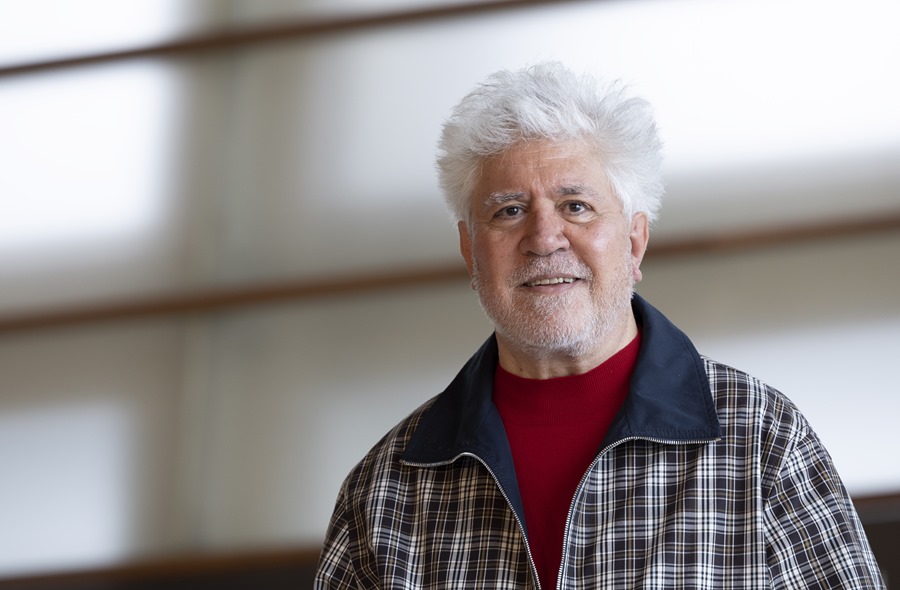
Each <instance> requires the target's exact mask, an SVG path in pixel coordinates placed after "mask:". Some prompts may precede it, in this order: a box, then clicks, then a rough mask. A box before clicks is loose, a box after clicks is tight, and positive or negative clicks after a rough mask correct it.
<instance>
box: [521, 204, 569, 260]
mask: <svg viewBox="0 0 900 590" xmlns="http://www.w3.org/2000/svg"><path fill="white" fill-rule="evenodd" d="M524 230H525V234H524V235H523V236H522V241H521V243H520V251H521V253H522V254H524V255H526V256H549V255H551V254H553V253H555V252H562V251H565V250H567V249H568V248H569V240H568V238H567V237H566V234H565V221H564V220H563V219H561V218H560V216H559V214H558V213H557V211H556V210H555V208H540V209H536V210H533V211H531V212H530V213H529V215H528V219H527V221H526V222H525V225H524Z"/></svg>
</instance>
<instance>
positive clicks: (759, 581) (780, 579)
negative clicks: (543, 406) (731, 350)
mask: <svg viewBox="0 0 900 590" xmlns="http://www.w3.org/2000/svg"><path fill="white" fill-rule="evenodd" d="M634 309H635V315H636V316H637V318H638V321H639V323H640V324H641V330H642V340H641V341H642V346H641V351H640V354H639V357H638V361H637V365H636V367H635V371H634V374H633V377H632V383H631V389H630V393H629V396H628V398H627V399H626V401H625V404H624V406H623V408H622V410H621V411H620V413H619V415H618V416H617V418H616V420H615V422H614V423H613V426H612V427H611V429H610V430H609V433H608V435H607V438H606V440H605V441H604V443H603V444H602V445H601V448H600V449H599V451H598V453H597V456H596V458H595V459H594V462H593V463H592V464H591V465H590V467H589V468H588V470H587V473H586V474H585V475H584V478H583V480H582V481H581V483H580V485H579V487H578V489H577V491H576V492H575V495H574V497H573V499H572V503H571V508H570V514H569V518H568V522H567V525H566V533H565V540H564V543H563V546H562V547H560V551H562V564H561V567H560V571H559V575H558V581H557V587H558V588H561V589H563V588H564V589H573V590H574V589H576V588H592V589H593V588H603V589H619V588H621V589H629V590H630V589H634V588H660V589H661V588H691V589H699V588H709V589H713V588H714V589H717V590H719V589H725V588H798V589H800V588H803V589H808V588H829V589H830V588H884V584H883V582H882V581H881V577H880V574H879V572H878V568H877V566H876V564H875V561H874V558H873V556H872V552H871V550H870V548H869V545H868V542H867V540H866V538H865V535H864V533H863V529H862V527H861V526H860V523H859V520H858V518H857V515H856V513H855V511H854V509H853V505H852V504H851V502H850V500H849V498H848V496H847V493H846V491H845V489H844V487H843V485H842V484H841V481H840V479H839V477H838V475H837V473H836V472H835V470H834V467H833V466H832V463H831V459H830V458H829V456H828V454H827V452H826V451H825V449H824V448H823V446H822V444H821V443H820V442H819V439H818V438H817V437H816V435H815V433H814V432H813V431H812V429H811V428H810V426H809V424H808V423H807V422H806V420H805V419H804V418H803V416H802V415H801V414H800V413H799V412H798V411H797V409H796V408H795V407H794V406H793V405H792V404H791V402H789V401H788V400H787V399H786V398H785V397H783V396H782V395H781V394H780V393H779V392H777V391H775V390H773V389H772V388H770V387H768V386H767V385H765V384H763V383H761V382H760V381H758V380H756V379H754V378H753V377H750V376H748V375H746V374H744V373H741V372H739V371H737V370H735V369H732V368H730V367H727V366H724V365H721V364H718V363H716V362H713V361H711V360H709V359H705V358H703V357H701V356H700V355H699V354H698V353H697V352H696V350H695V349H694V347H693V346H692V345H691V343H690V342H689V341H688V339H687V337H685V335H684V334H683V333H681V332H680V331H679V330H678V329H677V328H676V327H675V326H673V325H672V324H671V323H670V322H669V321H668V320H667V319H666V318H665V317H664V316H662V314H660V313H659V312H658V311H656V310H655V309H654V308H652V307H651V306H650V305H649V304H647V303H646V302H645V301H643V300H642V299H641V298H639V297H635V301H634ZM496 364H497V346H496V341H495V340H494V339H493V338H491V339H489V340H488V341H487V342H486V343H485V344H484V346H482V348H481V349H480V350H479V351H478V352H477V353H476V354H475V355H474V356H473V357H472V358H471V359H470V360H469V362H468V363H467V364H466V366H465V367H464V368H463V369H462V370H461V371H460V373H459V374H458V375H457V377H456V378H455V380H454V381H453V382H452V383H451V384H450V386H449V387H448V388H447V389H446V390H445V391H444V392H443V393H442V394H441V395H439V396H437V397H436V398H434V399H432V400H431V401H429V402H427V403H426V404H425V405H424V406H422V407H421V408H419V409H418V410H416V411H415V412H413V414H412V415H410V416H409V417H408V418H406V419H405V420H404V421H403V422H401V423H400V424H399V425H398V426H397V427H395V428H394V429H393V430H392V431H391V432H389V433H388V434H387V435H386V436H385V437H384V438H383V439H382V440H381V441H380V442H378V443H377V444H376V445H375V447H374V448H373V449H372V450H371V451H370V452H369V453H368V454H367V455H366V456H365V458H364V459H363V460H362V461H361V462H360V463H359V464H358V465H357V466H356V467H355V468H354V469H353V470H352V472H351V473H350V475H349V476H348V477H347V479H346V480H345V482H344V485H343V487H342V488H341V491H340V495H339V497H338V500H337V505H336V509H335V511H334V514H333V516H332V519H331V524H330V526H329V530H328V533H327V538H326V541H325V546H324V548H323V550H322V554H321V557H320V561H319V566H318V572H317V575H316V588H319V589H322V590H324V589H333V588H334V589H336V588H365V589H374V588H382V589H391V590H400V589H412V588H416V589H438V588H440V589H447V588H454V589H456V588H472V589H492V590H493V589H501V588H509V589H512V588H516V589H521V588H539V587H540V585H539V583H538V580H537V575H536V572H535V568H534V565H533V563H532V560H531V555H530V552H529V547H528V530H527V523H526V522H525V521H524V517H523V511H522V504H521V500H520V498H519V491H518V487H517V485H516V476H515V472H514V469H513V461H512V457H511V455H510V450H509V445H508V443H507V441H506V436H505V434H504V430H503V425H502V422H501V420H500V416H499V415H498V413H497V410H496V408H495V407H494V406H493V404H492V402H491V387H492V383H493V374H494V369H495V367H496Z"/></svg>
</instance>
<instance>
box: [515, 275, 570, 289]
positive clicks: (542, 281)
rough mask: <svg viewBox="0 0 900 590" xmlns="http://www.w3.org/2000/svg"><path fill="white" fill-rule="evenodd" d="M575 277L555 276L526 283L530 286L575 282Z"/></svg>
mask: <svg viewBox="0 0 900 590" xmlns="http://www.w3.org/2000/svg"><path fill="white" fill-rule="evenodd" d="M574 282H575V279H573V278H569V277H554V278H552V279H540V280H538V281H531V282H529V283H526V284H527V285H528V286H529V287H537V286H540V285H558V284H560V283H574Z"/></svg>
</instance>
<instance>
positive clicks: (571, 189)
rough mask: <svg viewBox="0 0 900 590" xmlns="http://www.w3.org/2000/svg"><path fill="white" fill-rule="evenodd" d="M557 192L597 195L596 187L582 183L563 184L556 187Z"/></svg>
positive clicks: (561, 193) (559, 193)
mask: <svg viewBox="0 0 900 590" xmlns="http://www.w3.org/2000/svg"><path fill="white" fill-rule="evenodd" d="M556 194H558V195H587V196H596V194H597V191H595V190H594V189H592V188H590V187H587V186H582V185H580V184H573V185H566V186H561V187H559V188H558V189H556Z"/></svg>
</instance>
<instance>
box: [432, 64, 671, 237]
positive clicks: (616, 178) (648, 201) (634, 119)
mask: <svg viewBox="0 0 900 590" xmlns="http://www.w3.org/2000/svg"><path fill="white" fill-rule="evenodd" d="M529 139H540V140H550V141H567V140H572V139H582V140H587V141H589V142H591V144H592V145H594V146H596V148H597V150H598V153H599V156H600V157H599V159H598V161H597V165H599V166H603V167H604V170H605V172H606V176H607V178H608V179H609V182H610V184H611V186H612V188H613V190H614V191H615V193H616V195H617V196H618V198H619V200H620V201H621V202H622V207H623V211H624V213H625V215H626V217H627V218H628V219H631V217H632V216H633V215H634V214H635V213H637V212H644V213H645V214H646V215H647V217H648V219H649V220H650V221H651V222H652V221H653V220H654V219H656V216H657V212H658V210H659V206H660V200H661V198H662V194H663V191H664V186H663V181H662V171H661V168H662V142H661V141H660V139H659V135H658V133H657V128H656V122H655V120H654V117H653V113H652V111H651V108H650V104H649V103H648V102H647V101H646V100H644V99H642V98H638V97H632V96H628V94H627V92H626V87H625V86H624V85H622V84H611V85H603V84H601V83H599V82H598V81H596V80H595V79H593V78H591V77H589V76H586V75H585V76H581V77H579V76H576V75H575V74H574V73H572V72H571V71H569V70H568V69H566V68H565V67H564V66H562V65H561V64H559V63H556V62H550V63H544V64H539V65H535V66H531V67H529V68H525V69H522V70H519V71H516V72H510V71H507V70H501V71H499V72H496V73H494V74H492V75H491V76H489V77H488V78H487V80H485V81H484V82H483V83H482V84H480V85H479V86H478V87H476V88H475V90H473V91H472V92H470V93H469V94H468V95H466V96H465V97H464V98H463V99H462V101H461V102H460V103H459V104H458V105H457V106H456V108H455V109H454V110H453V112H452V114H451V116H450V118H449V119H448V120H447V121H446V122H445V123H444V127H443V131H442V133H441V139H440V141H439V143H438V157H437V168H438V174H439V178H440V185H441V189H442V190H443V192H444V197H445V199H446V201H447V206H448V207H449V209H450V212H451V213H452V214H453V216H454V217H455V218H456V220H462V221H465V222H467V223H468V222H469V221H470V219H469V213H470V200H471V195H472V191H473V190H474V187H475V184H476V183H477V181H478V175H479V172H480V168H481V163H482V161H483V160H484V158H486V157H488V156H493V155H497V154H499V153H501V152H503V151H505V150H506V149H508V148H509V147H511V146H512V145H513V144H514V143H516V142H518V141H521V140H529Z"/></svg>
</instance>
